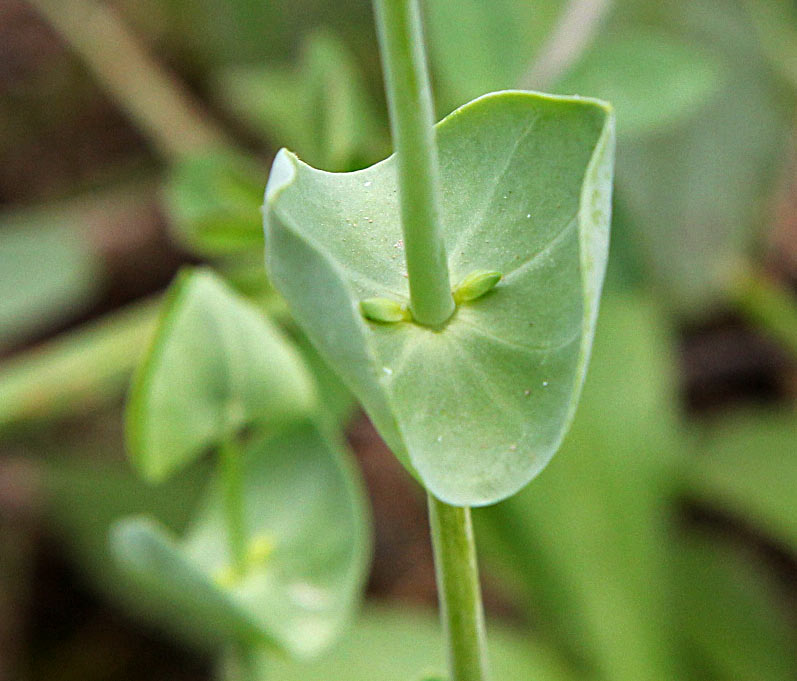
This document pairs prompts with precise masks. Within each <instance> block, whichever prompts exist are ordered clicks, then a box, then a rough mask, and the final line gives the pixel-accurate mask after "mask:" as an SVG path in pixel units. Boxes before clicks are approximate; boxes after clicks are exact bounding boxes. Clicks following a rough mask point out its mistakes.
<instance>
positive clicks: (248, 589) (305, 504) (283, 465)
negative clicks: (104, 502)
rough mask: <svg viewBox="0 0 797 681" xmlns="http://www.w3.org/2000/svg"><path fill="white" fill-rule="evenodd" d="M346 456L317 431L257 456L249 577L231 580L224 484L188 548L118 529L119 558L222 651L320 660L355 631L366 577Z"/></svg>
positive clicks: (261, 445)
mask: <svg viewBox="0 0 797 681" xmlns="http://www.w3.org/2000/svg"><path fill="white" fill-rule="evenodd" d="M347 457H348V453H347V452H346V451H345V450H344V449H343V448H342V447H341V445H340V444H339V443H337V442H334V441H331V440H330V439H329V438H328V437H326V436H325V435H323V434H322V433H321V432H320V431H319V430H318V428H316V427H315V426H314V425H312V424H310V423H303V424H298V425H296V426H292V427H288V428H287V429H285V430H283V431H282V432H281V433H280V434H279V435H277V436H274V437H271V438H267V439H265V440H260V441H257V442H254V443H253V444H252V445H251V446H250V447H248V448H247V450H246V454H245V458H244V480H245V490H244V502H245V518H246V526H247V529H248V531H249V533H250V539H249V544H248V549H249V551H248V552H249V556H248V563H249V564H248V566H247V571H246V572H245V573H244V574H242V575H235V576H234V577H233V578H231V577H230V574H231V573H230V567H231V565H232V557H231V556H230V555H229V544H228V541H227V535H226V529H225V525H224V511H223V508H222V503H221V495H220V492H219V489H218V483H216V484H214V486H213V487H212V489H211V490H210V492H209V495H208V498H207V499H206V501H205V503H204V504H202V505H201V510H200V513H199V516H198V517H197V518H196V519H195V521H194V523H193V524H192V526H191V528H190V529H189V531H188V533H187V534H186V536H185V537H184V538H182V539H179V540H178V539H176V538H174V537H172V536H171V535H170V534H169V533H168V532H167V531H166V530H165V529H163V528H162V527H160V526H159V525H157V524H155V523H153V522H152V521H150V520H148V519H146V518H131V519H127V520H124V521H122V522H120V523H119V524H117V526H116V527H115V528H114V531H113V535H112V548H113V550H114V553H115V555H116V557H117V559H118V560H119V561H120V562H121V564H122V565H123V567H124V568H125V569H126V570H127V571H128V572H129V573H130V574H131V576H133V577H134V578H135V579H136V582H137V583H138V584H139V585H140V586H141V587H142V588H144V589H146V590H147V591H148V592H149V593H150V594H153V595H155V596H157V597H159V598H160V599H161V600H162V601H164V602H166V603H169V604H170V606H171V607H172V608H173V609H175V610H176V611H177V612H178V613H179V616H180V618H194V619H196V620H197V621H201V622H203V623H205V626H206V627H207V629H208V630H209V633H211V634H212V636H213V637H214V638H215V639H217V640H218V641H219V642H220V643H221V642H224V641H228V642H229V641H237V642H239V643H244V644H246V645H249V646H253V645H254V646H258V645H260V646H262V645H269V644H270V645H275V646H277V647H279V648H282V649H284V650H286V651H288V652H289V653H291V654H292V655H297V656H308V655H313V654H316V653H318V652H319V651H321V650H323V649H324V648H325V647H327V646H329V645H330V643H332V642H333V641H334V639H335V638H336V637H337V636H338V634H339V633H340V631H341V629H342V627H343V626H344V625H345V624H346V622H348V620H349V618H350V616H351V614H352V609H353V607H354V605H355V604H356V603H357V601H358V600H359V596H360V589H361V587H362V584H363V580H364V578H365V572H366V567H367V556H368V550H369V546H368V539H367V537H368V522H367V513H366V512H365V509H364V504H363V497H362V490H361V489H360V488H359V485H358V483H357V482H356V475H355V473H354V471H353V470H352V466H351V462H350V460H348V458H347Z"/></svg>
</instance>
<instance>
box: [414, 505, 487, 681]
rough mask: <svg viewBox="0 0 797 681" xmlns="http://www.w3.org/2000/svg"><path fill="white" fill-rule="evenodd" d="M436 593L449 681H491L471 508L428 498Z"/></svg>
mask: <svg viewBox="0 0 797 681" xmlns="http://www.w3.org/2000/svg"><path fill="white" fill-rule="evenodd" d="M428 497H429V525H430V527H431V531H432V546H433V548H434V562H435V573H436V575H437V593H438V599H439V601H440V613H441V618H442V620H443V628H444V630H445V636H446V642H447V644H448V656H449V669H450V678H451V681H487V679H488V678H489V671H488V665H487V651H486V635H485V627H484V610H483V608H482V596H481V587H480V586H479V568H478V565H477V562H476V541H475V539H474V536H473V524H472V522H471V517H470V508H468V507H460V506H450V505H449V504H446V503H445V502H443V501H440V500H439V499H437V498H435V497H434V496H433V495H431V494H429V495H428Z"/></svg>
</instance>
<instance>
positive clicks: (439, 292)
mask: <svg viewBox="0 0 797 681" xmlns="http://www.w3.org/2000/svg"><path fill="white" fill-rule="evenodd" d="M374 9H375V12H376V21H377V28H378V32H379V45H380V48H381V50H380V51H381V54H382V67H383V70H384V73H385V89H386V91H387V101H388V107H389V109H390V124H391V130H392V133H393V145H394V147H395V150H396V157H397V162H398V181H399V200H400V203H401V224H402V230H403V233H404V250H405V253H406V257H407V274H408V277H409V285H410V307H411V309H412V313H413V317H414V318H415V321H417V322H418V323H419V324H424V325H427V326H439V325H441V324H443V323H444V322H446V321H447V320H448V318H449V317H450V316H451V315H452V313H453V312H454V299H453V298H452V296H451V283H450V281H449V278H448V263H447V260H446V251H445V245H444V244H443V237H442V231H441V227H440V209H439V194H440V190H439V178H438V164H437V147H436V146H435V132H434V110H433V107H432V92H431V88H430V86H429V75H428V73H427V68H426V58H425V54H424V50H423V38H422V34H421V15H420V9H419V7H418V0H374Z"/></svg>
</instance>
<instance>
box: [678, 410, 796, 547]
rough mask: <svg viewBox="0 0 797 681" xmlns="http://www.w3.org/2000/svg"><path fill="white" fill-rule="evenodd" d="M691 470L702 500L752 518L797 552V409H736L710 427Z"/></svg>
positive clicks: (692, 486) (692, 483)
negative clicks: (769, 410) (736, 410)
mask: <svg viewBox="0 0 797 681" xmlns="http://www.w3.org/2000/svg"><path fill="white" fill-rule="evenodd" d="M701 435H702V437H701V439H700V448H699V451H700V456H698V457H697V458H695V459H694V461H691V462H690V465H689V470H688V471H687V480H688V485H689V491H690V492H691V493H692V494H694V495H695V496H696V498H697V499H699V500H700V501H701V502H704V503H709V504H711V505H713V506H715V507H718V508H720V509H723V510H725V511H729V512H730V513H732V514H733V515H735V516H737V517H738V518H739V519H741V520H744V521H746V522H751V523H753V524H754V525H756V526H758V527H759V528H760V529H762V530H764V531H765V532H766V533H768V534H769V535H770V536H771V537H772V538H774V539H776V540H778V541H780V542H782V543H783V544H784V546H787V547H789V548H790V550H791V551H792V552H793V553H794V554H795V555H797V414H796V413H795V412H794V410H793V409H785V410H783V411H780V412H777V411H771V412H760V413H738V414H733V415H731V416H728V417H725V418H723V419H722V420H721V421H720V422H718V423H713V424H711V425H710V426H707V427H706V428H705V429H704V430H703V431H702V433H701Z"/></svg>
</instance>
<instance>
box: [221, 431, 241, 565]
mask: <svg viewBox="0 0 797 681" xmlns="http://www.w3.org/2000/svg"><path fill="white" fill-rule="evenodd" d="M219 466H220V471H221V484H222V495H223V497H224V515H225V518H226V521H227V540H228V541H229V545H230V556H231V557H232V564H233V567H234V568H235V571H236V572H237V573H238V574H239V575H242V574H243V573H244V572H246V521H245V518H244V493H243V474H242V470H241V452H240V450H239V448H238V446H237V444H236V442H235V440H234V439H233V438H232V437H231V438H229V439H227V440H225V441H224V442H222V444H221V445H220V446H219Z"/></svg>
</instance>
